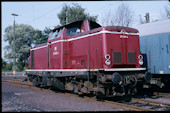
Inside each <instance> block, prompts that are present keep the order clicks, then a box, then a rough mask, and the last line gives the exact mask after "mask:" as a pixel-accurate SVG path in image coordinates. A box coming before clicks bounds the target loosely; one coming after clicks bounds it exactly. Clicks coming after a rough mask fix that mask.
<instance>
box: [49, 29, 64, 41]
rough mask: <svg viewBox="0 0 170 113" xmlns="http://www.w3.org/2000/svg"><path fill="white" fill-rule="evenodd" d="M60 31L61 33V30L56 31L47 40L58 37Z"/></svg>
mask: <svg viewBox="0 0 170 113" xmlns="http://www.w3.org/2000/svg"><path fill="white" fill-rule="evenodd" d="M62 31H63V29H59V30H56V31H55V32H52V33H51V35H50V38H49V40H51V39H54V38H58V37H60V36H61V33H62Z"/></svg>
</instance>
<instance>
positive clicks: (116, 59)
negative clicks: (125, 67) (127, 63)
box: [113, 52, 122, 63]
mask: <svg viewBox="0 0 170 113" xmlns="http://www.w3.org/2000/svg"><path fill="white" fill-rule="evenodd" d="M113 62H114V63H121V62H122V57H121V52H113Z"/></svg>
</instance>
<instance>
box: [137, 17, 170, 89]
mask: <svg viewBox="0 0 170 113" xmlns="http://www.w3.org/2000/svg"><path fill="white" fill-rule="evenodd" d="M134 28H136V29H138V30H139V37H140V38H139V41H140V51H141V53H142V54H144V55H146V60H145V61H146V62H144V63H145V64H146V67H147V68H148V70H149V71H150V72H151V73H152V74H153V79H152V82H153V84H157V85H158V86H160V87H161V86H162V85H161V84H160V83H159V80H161V82H163V83H164V84H165V86H167V87H168V86H169V85H170V84H169V82H170V19H167V20H164V21H157V22H151V23H146V24H142V25H138V26H135V27H134ZM156 82H157V83H156Z"/></svg>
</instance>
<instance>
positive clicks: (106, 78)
mask: <svg viewBox="0 0 170 113" xmlns="http://www.w3.org/2000/svg"><path fill="white" fill-rule="evenodd" d="M142 65H143V57H142V55H141V54H140V46H139V35H138V30H136V29H133V28H128V27H120V26H106V27H102V26H100V25H99V24H98V23H96V22H93V21H89V20H88V19H84V20H81V21H76V22H73V23H69V24H67V25H64V26H61V27H58V28H55V29H53V31H52V33H51V34H50V36H49V38H48V41H47V43H44V44H41V45H37V46H35V47H34V48H32V49H31V50H30V69H28V70H26V74H27V75H28V78H29V80H30V81H31V82H33V84H34V85H36V86H40V87H47V86H49V87H53V88H57V89H59V90H68V91H72V92H74V93H77V94H89V93H93V94H96V96H97V97H99V96H101V95H102V96H105V97H113V96H124V95H128V94H134V93H135V92H136V91H137V90H136V89H138V87H139V86H140V88H142V87H141V86H143V85H144V84H145V85H146V84H149V83H150V80H151V78H152V75H151V74H150V73H149V72H147V71H146V68H142V67H141V66H142Z"/></svg>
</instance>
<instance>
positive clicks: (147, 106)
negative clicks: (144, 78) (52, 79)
mask: <svg viewBox="0 0 170 113" xmlns="http://www.w3.org/2000/svg"><path fill="white" fill-rule="evenodd" d="M2 83H6V84H12V85H18V86H22V87H30V88H33V89H36V90H43V91H48V92H54V91H52V90H49V89H45V88H39V87H35V86H34V85H33V84H32V83H31V82H28V81H25V82H23V81H22V80H2ZM64 94H65V95H68V96H72V97H78V95H75V94H72V93H67V92H66V93H64ZM84 99H86V100H89V101H96V102H97V100H96V98H95V97H88V96H84ZM100 102H103V103H105V104H109V105H112V106H114V107H119V108H122V109H124V110H130V111H170V104H167V103H161V102H155V101H149V100H145V99H138V98H132V101H131V102H124V101H121V102H114V101H110V100H102V101H100Z"/></svg>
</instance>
